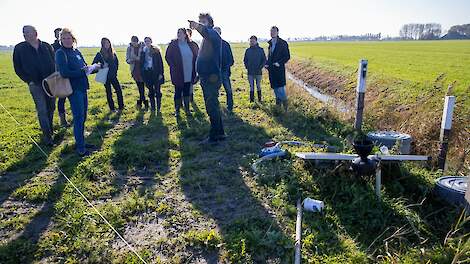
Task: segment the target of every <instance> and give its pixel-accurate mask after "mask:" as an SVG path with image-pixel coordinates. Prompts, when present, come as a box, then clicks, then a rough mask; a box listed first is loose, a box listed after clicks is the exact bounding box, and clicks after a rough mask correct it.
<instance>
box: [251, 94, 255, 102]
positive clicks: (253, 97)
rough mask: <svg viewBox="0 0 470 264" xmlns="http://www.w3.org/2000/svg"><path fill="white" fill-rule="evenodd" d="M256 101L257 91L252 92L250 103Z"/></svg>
mask: <svg viewBox="0 0 470 264" xmlns="http://www.w3.org/2000/svg"><path fill="white" fill-rule="evenodd" d="M254 101H255V91H250V103H253V102H254Z"/></svg>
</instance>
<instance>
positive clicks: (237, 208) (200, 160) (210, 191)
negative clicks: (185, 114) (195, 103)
mask: <svg viewBox="0 0 470 264" xmlns="http://www.w3.org/2000/svg"><path fill="white" fill-rule="evenodd" d="M224 126H225V128H227V129H226V130H227V131H230V132H229V138H228V139H227V140H225V141H223V142H222V143H220V144H219V145H216V146H210V145H200V143H199V142H200V140H201V139H202V138H203V137H204V135H206V134H207V132H208V127H209V124H208V122H207V121H206V120H205V118H204V115H203V114H202V113H200V112H198V111H196V112H195V114H194V118H189V119H187V121H185V120H182V121H181V122H180V124H179V128H180V129H181V133H180V138H179V142H180V147H181V168H180V171H179V178H180V184H181V187H182V189H183V191H184V194H185V197H186V200H187V201H189V202H190V203H191V204H192V205H193V208H195V209H196V210H197V211H199V212H200V213H202V214H203V215H205V217H208V218H210V219H213V220H214V221H215V222H216V225H217V226H218V229H219V230H220V234H221V236H222V237H221V239H222V242H223V243H224V244H225V245H226V247H227V249H228V250H229V251H230V253H231V257H232V258H233V259H231V260H230V261H232V262H244V261H255V262H256V263H267V262H269V261H270V260H276V259H277V260H279V259H281V260H282V261H283V262H291V261H292V257H293V250H292V245H293V241H292V240H291V239H290V235H286V234H285V233H284V232H283V229H282V228H280V226H279V222H278V219H276V216H275V214H274V212H272V211H271V210H270V209H269V206H268V205H267V203H265V202H263V197H259V195H256V194H254V193H253V192H252V189H251V188H250V187H249V184H253V181H252V179H250V177H251V176H250V175H248V174H247V173H245V172H246V171H247V170H249V166H250V163H251V161H252V160H251V158H250V157H249V155H248V156H245V155H246V154H250V153H257V152H258V150H259V147H260V146H261V145H262V143H263V142H266V141H268V140H269V139H270V137H269V136H268V134H267V133H266V131H265V130H264V129H263V128H260V127H254V126H252V125H250V124H248V123H247V122H245V121H243V120H242V119H240V118H238V117H237V116H230V117H228V118H226V119H224ZM194 254H196V255H197V254H202V255H203V257H204V258H205V259H206V261H208V263H217V261H218V260H217V255H218V253H217V250H215V251H214V252H213V253H212V254H210V252H207V251H204V252H201V251H196V252H195V253H194Z"/></svg>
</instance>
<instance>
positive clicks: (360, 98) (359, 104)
mask: <svg viewBox="0 0 470 264" xmlns="http://www.w3.org/2000/svg"><path fill="white" fill-rule="evenodd" d="M367 64H368V62H367V60H364V59H362V60H360V61H359V70H358V72H357V87H356V120H355V122H354V128H355V129H356V130H361V129H362V116H363V115H364V98H365V94H366V77H367Z"/></svg>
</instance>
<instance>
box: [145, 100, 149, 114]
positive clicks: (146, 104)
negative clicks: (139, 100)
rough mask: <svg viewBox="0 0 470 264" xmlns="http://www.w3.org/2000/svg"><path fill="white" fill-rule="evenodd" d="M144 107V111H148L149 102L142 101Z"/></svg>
mask: <svg viewBox="0 0 470 264" xmlns="http://www.w3.org/2000/svg"><path fill="white" fill-rule="evenodd" d="M144 107H145V111H148V110H149V101H148V100H144Z"/></svg>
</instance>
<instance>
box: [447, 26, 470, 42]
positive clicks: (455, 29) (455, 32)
mask: <svg viewBox="0 0 470 264" xmlns="http://www.w3.org/2000/svg"><path fill="white" fill-rule="evenodd" d="M442 38H443V39H470V24H464V25H455V26H452V27H451V28H450V29H449V31H447V34H446V35H445V36H443V37H442Z"/></svg>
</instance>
